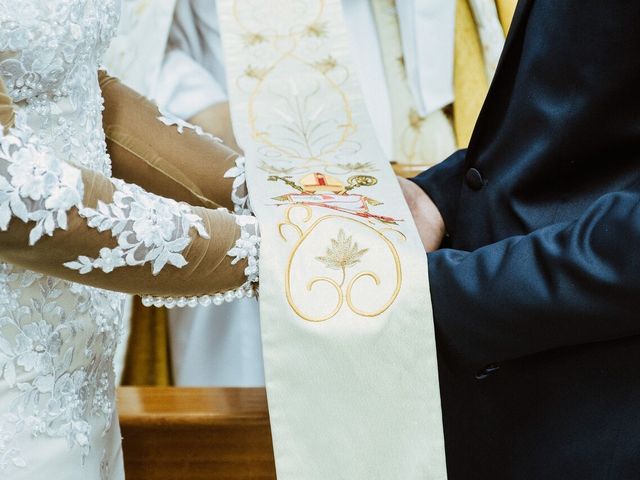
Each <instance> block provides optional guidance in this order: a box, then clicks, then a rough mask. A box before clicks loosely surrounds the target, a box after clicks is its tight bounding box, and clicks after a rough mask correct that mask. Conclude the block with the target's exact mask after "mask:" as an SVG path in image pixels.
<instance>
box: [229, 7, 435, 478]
mask: <svg viewBox="0 0 640 480" xmlns="http://www.w3.org/2000/svg"><path fill="white" fill-rule="evenodd" d="M218 12H219V15H220V24H221V26H222V37H223V45H224V50H225V58H226V61H227V69H228V71H227V74H228V85H229V88H230V92H229V93H230V99H231V105H232V113H233V120H234V129H235V134H236V137H237V139H238V141H239V144H240V146H241V147H242V148H243V150H244V151H245V154H246V157H247V178H248V183H249V191H250V194H251V204H252V206H253V209H254V210H255V212H256V215H257V216H258V218H259V220H260V224H261V232H262V249H261V251H262V255H261V259H260V272H261V274H260V275H261V277H260V278H261V280H260V301H261V302H260V307H261V319H262V340H263V349H264V361H265V374H266V382H267V394H268V400H269V412H270V417H271V424H272V432H273V440H274V451H275V458H276V467H277V472H278V478H279V479H280V480H307V479H313V480H315V479H317V480H329V479H331V480H334V479H349V480H358V479H363V480H364V479H367V480H371V479H380V480H383V479H384V480H389V479H403V480H412V479H444V478H446V465H445V452H444V438H443V431H442V415H441V409H440V395H439V385H438V371H437V362H436V348H435V339H434V331H433V320H432V308H431V302H430V297H429V285H428V273H427V262H426V256H425V254H424V250H423V248H422V246H421V243H420V240H419V237H418V234H417V232H416V230H415V226H414V224H413V222H412V220H411V215H410V213H409V211H408V209H407V207H406V204H405V202H404V200H403V197H402V194H401V192H400V190H399V188H398V184H397V181H396V179H395V177H394V175H393V173H392V171H391V168H390V166H389V163H388V161H387V159H386V158H384V155H383V154H382V153H381V150H380V147H379V146H378V143H377V141H376V139H375V135H374V133H373V130H372V127H371V125H370V122H369V119H368V117H367V114H366V111H365V108H364V106H363V101H362V97H361V95H360V92H359V90H358V87H357V85H356V82H355V80H354V77H353V74H352V72H353V70H352V67H351V65H352V64H351V59H350V58H349V52H348V48H347V38H346V32H345V28H344V24H343V20H342V11H341V7H340V3H339V1H338V0H296V1H291V0H218Z"/></svg>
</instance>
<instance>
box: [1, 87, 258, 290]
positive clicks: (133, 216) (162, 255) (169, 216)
mask: <svg viewBox="0 0 640 480" xmlns="http://www.w3.org/2000/svg"><path fill="white" fill-rule="evenodd" d="M6 102H7V99H6V98H5V99H4V101H3V100H2V98H0V103H3V104H4V103H6ZM0 111H2V110H1V109H0ZM6 118H9V116H8V115H7V116H6ZM13 120H15V125H14V127H13V128H11V129H7V130H5V131H4V132H3V133H2V134H1V135H0V232H1V233H0V260H2V261H5V262H9V263H13V264H16V265H19V266H22V267H25V268H28V269H30V270H34V271H39V272H42V273H45V274H48V275H52V276H57V277H60V278H64V279H68V280H71V281H75V282H81V283H85V284H89V285H92V286H96V287H99V288H105V289H109V290H117V291H122V292H127V293H137V294H151V295H155V296H194V295H205V294H216V293H218V294H222V292H229V291H231V292H232V294H234V295H239V292H246V291H248V290H249V289H250V288H251V284H252V283H253V282H254V281H256V280H257V266H256V256H257V249H258V244H259V239H258V236H257V235H256V231H255V229H256V224H255V219H254V218H252V217H247V216H236V215H232V214H230V213H228V212H227V211H226V210H212V209H207V208H203V207H197V206H196V207H192V206H191V205H189V204H187V203H180V202H178V201H176V200H173V199H169V198H165V197H161V196H159V195H156V194H153V193H150V192H147V191H146V190H144V189H143V188H142V187H140V186H138V185H135V184H131V183H126V182H125V181H123V180H120V179H116V178H108V177H106V176H104V175H102V174H100V173H97V172H94V171H91V170H86V169H83V168H80V167H77V166H74V165H71V164H69V163H67V162H66V161H65V159H63V158H60V157H59V156H58V155H56V153H55V152H54V151H52V150H51V149H50V148H49V147H48V146H47V145H45V144H42V143H40V142H39V140H38V136H37V135H35V134H34V132H33V131H32V130H31V129H30V128H29V126H28V125H27V123H26V121H25V118H24V116H23V115H22V114H21V112H20V111H18V112H17V114H16V115H15V118H14V117H13V116H11V121H13ZM229 184H230V185H232V184H233V182H232V181H229ZM227 193H228V191H227ZM211 196H213V197H215V195H214V194H213V193H212V194H211ZM221 203H222V202H221Z"/></svg>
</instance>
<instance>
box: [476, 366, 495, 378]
mask: <svg viewBox="0 0 640 480" xmlns="http://www.w3.org/2000/svg"><path fill="white" fill-rule="evenodd" d="M498 370H500V366H499V365H487V366H486V367H485V368H483V369H482V370H480V371H479V372H478V373H476V379H477V380H484V379H485V378H487V377H488V376H489V375H492V374H494V373H496V372H497V371H498Z"/></svg>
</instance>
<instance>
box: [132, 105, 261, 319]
mask: <svg viewBox="0 0 640 480" xmlns="http://www.w3.org/2000/svg"><path fill="white" fill-rule="evenodd" d="M158 120H160V121H161V122H162V123H164V124H165V125H175V126H176V128H177V129H178V132H179V133H182V132H183V131H184V129H185V128H189V129H192V130H194V131H195V132H196V133H197V134H198V135H209V134H208V133H205V132H203V131H202V129H201V128H200V127H197V126H194V125H192V124H190V123H188V122H186V121H184V120H181V119H179V118H177V117H175V116H172V115H170V114H168V113H166V112H162V116H161V117H159V118H158ZM217 140H218V141H221V140H220V139H217ZM224 176H225V177H226V178H233V179H234V180H233V186H232V190H231V200H232V202H233V205H234V212H235V213H236V215H237V216H236V223H237V224H238V225H239V226H240V229H241V235H240V238H238V239H237V240H236V242H235V245H234V247H233V248H232V249H231V250H229V252H228V253H227V255H228V256H230V257H233V260H232V261H231V263H232V264H233V265H235V264H236V263H238V262H239V261H241V260H244V259H246V260H247V266H246V268H245V272H244V273H245V276H246V282H245V283H244V284H243V285H242V286H240V287H239V288H237V289H235V290H230V291H227V292H222V293H217V294H215V295H202V296H194V297H178V298H173V297H158V296H155V297H154V296H152V295H146V296H143V297H142V303H143V305H145V306H155V307H167V308H174V307H180V308H181V307H196V306H198V305H202V306H208V305H210V304H214V305H221V304H223V303H225V302H232V301H233V300H235V299H240V298H243V297H252V296H253V295H254V293H255V290H257V284H258V282H259V256H260V231H259V226H258V222H257V219H256V218H255V217H254V216H253V212H252V211H251V206H250V204H249V195H248V189H247V185H246V173H245V159H244V157H242V156H240V157H238V158H237V159H236V161H235V166H234V167H232V168H231V169H229V170H228V171H227V172H225V175H224Z"/></svg>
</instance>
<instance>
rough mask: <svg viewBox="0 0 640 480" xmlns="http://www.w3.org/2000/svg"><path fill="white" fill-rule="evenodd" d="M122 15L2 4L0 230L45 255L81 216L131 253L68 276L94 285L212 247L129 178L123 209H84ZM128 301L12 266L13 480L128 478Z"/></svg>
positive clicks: (3, 320) (2, 274)
mask: <svg viewBox="0 0 640 480" xmlns="http://www.w3.org/2000/svg"><path fill="white" fill-rule="evenodd" d="M119 10H120V3H119V0H19V1H17V0H0V75H1V77H2V79H3V81H4V83H5V85H6V87H7V89H8V93H9V95H10V96H11V98H12V99H13V101H14V103H15V104H16V105H17V109H18V112H17V114H16V126H15V128H13V129H12V130H11V131H10V132H8V133H6V134H2V133H1V132H0V230H2V231H5V230H7V229H8V228H9V223H10V220H11V218H12V217H17V218H19V219H20V220H22V221H25V222H26V221H29V222H31V225H33V228H32V230H31V235H30V239H29V243H30V244H31V245H33V244H35V243H37V242H38V241H40V240H41V239H42V238H43V237H45V236H47V235H53V234H54V233H55V231H57V230H58V229H64V228H66V221H67V220H66V219H67V212H68V211H69V210H70V209H71V208H73V207H75V208H77V209H78V211H79V213H80V216H81V217H84V218H85V219H86V220H87V223H88V225H89V226H90V227H92V228H96V229H98V230H100V231H106V230H109V231H111V233H112V234H113V236H114V237H117V238H118V240H119V245H120V247H119V248H114V249H103V251H100V252H96V258H93V259H92V258H89V257H80V258H78V260H77V261H76V262H69V264H68V265H66V266H67V267H68V268H71V269H75V270H80V271H81V273H83V272H88V271H90V270H92V269H100V270H102V271H103V272H104V273H109V272H111V271H113V269H114V268H118V267H120V266H124V265H125V264H126V265H143V264H148V268H152V269H153V272H154V273H157V272H158V271H159V270H160V269H162V268H163V267H164V266H165V265H167V264H169V265H173V266H174V267H180V266H182V265H183V264H184V263H186V262H185V261H184V258H183V257H182V252H183V251H184V250H185V249H186V248H187V247H188V245H189V243H190V239H189V231H190V230H192V229H193V230H195V231H196V232H197V233H198V234H199V235H201V236H203V237H204V236H207V232H206V231H205V230H204V227H203V225H202V223H201V219H200V218H199V217H197V216H196V215H194V214H193V212H192V211H191V210H190V209H189V208H188V206H185V205H182V204H178V203H177V202H173V201H171V200H168V199H162V198H160V197H157V196H155V195H151V194H149V193H147V192H145V191H144V190H142V189H140V188H139V187H137V186H134V185H127V184H126V183H124V182H122V181H119V180H116V179H113V184H114V186H115V188H116V192H115V194H114V200H113V204H109V205H106V204H101V205H99V206H98V208H97V209H90V208H84V207H83V205H82V196H83V185H82V176H81V172H80V169H79V168H78V167H82V168H85V169H90V170H94V171H97V172H100V173H102V174H104V175H106V176H108V177H110V176H111V165H110V159H109V156H108V155H107V153H106V143H105V138H104V132H103V130H102V113H101V112H102V108H103V107H102V97H101V93H100V88H99V84H98V77H97V70H98V65H99V60H100V58H101V56H102V54H103V52H104V50H105V49H106V47H107V46H108V43H109V41H110V39H111V38H112V36H113V35H114V33H115V30H116V26H117V23H118V17H119ZM0 131H1V129H0ZM143 210H144V212H143ZM167 219H169V220H167ZM25 248H29V247H28V245H25ZM124 300H125V296H124V295H122V294H118V293H114V292H108V291H105V290H100V289H97V288H92V287H88V286H83V285H80V284H76V283H72V282H68V281H64V280H59V279H56V278H53V277H48V276H46V275H41V274H38V273H35V272H31V271H28V270H25V269H22V268H18V267H17V266H13V265H9V264H1V263H0V478H3V479H4V478H10V479H16V480H17V479H27V478H28V479H40V478H51V474H52V473H55V476H56V478H64V479H66V480H80V479H83V480H98V479H100V480H120V479H123V478H124V471H123V465H122V453H121V446H120V432H119V427H118V423H117V420H115V419H114V416H115V412H114V402H115V399H114V394H115V387H114V370H113V355H114V353H115V348H116V345H117V342H118V339H119V336H120V325H121V319H122V313H123V306H124Z"/></svg>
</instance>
